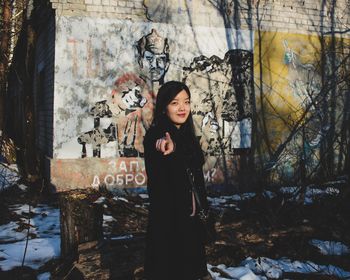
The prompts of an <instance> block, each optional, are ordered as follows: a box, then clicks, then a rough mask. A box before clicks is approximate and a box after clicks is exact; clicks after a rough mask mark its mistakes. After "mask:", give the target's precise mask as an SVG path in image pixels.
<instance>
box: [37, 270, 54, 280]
mask: <svg viewBox="0 0 350 280" xmlns="http://www.w3.org/2000/svg"><path fill="white" fill-rule="evenodd" d="M36 279H37V280H50V279H51V273H50V272H44V273H41V274H39V275H38V276H37V278H36Z"/></svg>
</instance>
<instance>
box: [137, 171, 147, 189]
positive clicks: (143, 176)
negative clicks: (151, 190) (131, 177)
mask: <svg viewBox="0 0 350 280" xmlns="http://www.w3.org/2000/svg"><path fill="white" fill-rule="evenodd" d="M139 176H140V177H141V179H142V180H140V181H139V180H138V179H137V178H138V177H139ZM135 182H136V184H138V185H139V186H141V185H144V184H145V182H146V177H145V175H143V173H137V174H136V176H135Z"/></svg>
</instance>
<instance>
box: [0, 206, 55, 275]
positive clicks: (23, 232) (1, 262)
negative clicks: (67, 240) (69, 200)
mask: <svg viewBox="0 0 350 280" xmlns="http://www.w3.org/2000/svg"><path fill="white" fill-rule="evenodd" d="M10 210H12V211H13V212H15V213H17V214H18V215H20V216H21V218H20V221H17V222H14V221H11V222H10V223H8V224H5V225H1V226H0V268H1V269H2V270H4V271H6V270H10V269H12V268H14V267H15V266H21V265H22V260H23V255H24V252H25V247H26V238H27V233H28V229H27V226H26V225H27V224H28V221H29V220H28V219H27V218H26V217H28V216H30V217H31V218H30V231H29V232H30V239H29V240H28V246H27V252H26V257H25V261H24V265H25V266H29V267H31V268H33V269H38V268H39V267H40V266H42V265H43V264H45V263H46V262H47V261H49V260H50V259H52V258H57V257H59V256H60V242H61V240H60V221H59V209H57V208H53V207H51V206H48V205H45V204H39V205H37V206H36V207H31V209H30V212H29V205H27V204H24V205H20V204H16V205H12V206H11V207H10ZM23 225H25V226H23ZM42 277H44V276H42ZM42 279H45V278H42Z"/></svg>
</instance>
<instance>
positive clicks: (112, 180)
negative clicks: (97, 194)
mask: <svg viewBox="0 0 350 280" xmlns="http://www.w3.org/2000/svg"><path fill="white" fill-rule="evenodd" d="M108 178H111V179H110V180H108ZM104 182H105V184H106V186H112V185H114V183H115V179H114V176H112V175H110V174H108V175H106V177H105V180H104Z"/></svg>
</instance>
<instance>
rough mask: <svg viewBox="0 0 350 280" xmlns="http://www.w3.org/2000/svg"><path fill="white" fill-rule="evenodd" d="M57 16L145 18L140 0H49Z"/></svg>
mask: <svg viewBox="0 0 350 280" xmlns="http://www.w3.org/2000/svg"><path fill="white" fill-rule="evenodd" d="M51 2H52V8H54V9H55V10H56V14H57V15H58V16H60V15H62V16H90V17H103V18H118V19H131V20H146V19H147V18H146V9H145V7H144V6H143V1H142V0H51Z"/></svg>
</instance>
